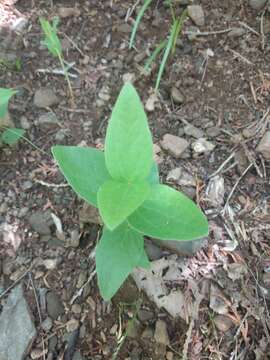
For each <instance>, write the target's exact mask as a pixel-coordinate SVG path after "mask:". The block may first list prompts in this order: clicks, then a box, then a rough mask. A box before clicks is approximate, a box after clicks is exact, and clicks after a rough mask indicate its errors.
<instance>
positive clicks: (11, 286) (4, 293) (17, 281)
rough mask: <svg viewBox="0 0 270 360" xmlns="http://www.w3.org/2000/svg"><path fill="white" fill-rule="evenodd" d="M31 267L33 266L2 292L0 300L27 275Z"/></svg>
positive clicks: (30, 267)
mask: <svg viewBox="0 0 270 360" xmlns="http://www.w3.org/2000/svg"><path fill="white" fill-rule="evenodd" d="M32 267H33V264H31V265H30V266H29V268H28V269H27V270H26V271H25V272H24V273H23V274H22V275H21V276H20V277H19V278H18V279H17V280H16V281H15V282H14V283H13V284H12V285H10V286H9V287H8V288H7V289H6V290H5V291H4V292H2V294H0V299H2V297H4V296H5V295H6V294H7V293H8V292H9V291H10V290H12V289H13V288H14V286H16V285H17V284H18V283H19V282H20V281H21V280H22V279H23V278H24V277H25V276H26V275H27V274H28V272H29V271H30V270H31V269H32Z"/></svg>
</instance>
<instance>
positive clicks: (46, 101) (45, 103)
mask: <svg viewBox="0 0 270 360" xmlns="http://www.w3.org/2000/svg"><path fill="white" fill-rule="evenodd" d="M59 102H60V99H59V97H58V96H57V95H56V94H55V92H54V91H53V89H51V88H42V89H38V90H37V91H36V92H35V95H34V105H35V106H37V107H39V108H47V107H50V106H53V105H57V104H59Z"/></svg>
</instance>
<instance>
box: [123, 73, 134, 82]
mask: <svg viewBox="0 0 270 360" xmlns="http://www.w3.org/2000/svg"><path fill="white" fill-rule="evenodd" d="M135 78H136V77H135V74H134V73H126V74H124V75H123V82H124V83H126V82H130V83H134V81H135Z"/></svg>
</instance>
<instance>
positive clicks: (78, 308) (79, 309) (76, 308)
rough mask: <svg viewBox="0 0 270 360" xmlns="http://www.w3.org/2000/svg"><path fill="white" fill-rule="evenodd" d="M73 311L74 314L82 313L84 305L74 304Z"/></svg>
mask: <svg viewBox="0 0 270 360" xmlns="http://www.w3.org/2000/svg"><path fill="white" fill-rule="evenodd" d="M71 311H72V312H73V313H74V314H80V313H81V312H82V307H81V305H79V304H73V305H72V307H71Z"/></svg>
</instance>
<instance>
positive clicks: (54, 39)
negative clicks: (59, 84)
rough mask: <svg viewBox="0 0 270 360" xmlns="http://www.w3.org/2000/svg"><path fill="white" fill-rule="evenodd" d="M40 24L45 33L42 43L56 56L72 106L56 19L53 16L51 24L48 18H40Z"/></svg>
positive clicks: (71, 95)
mask: <svg viewBox="0 0 270 360" xmlns="http://www.w3.org/2000/svg"><path fill="white" fill-rule="evenodd" d="M40 24H41V27H42V30H43V32H44V35H45V39H44V44H45V45H46V47H47V49H48V51H49V52H50V53H51V54H52V55H53V56H54V57H57V58H58V60H59V62H60V65H61V67H62V69H63V73H64V76H65V79H66V82H67V84H68V89H69V94H70V100H71V104H72V106H74V95H73V91H72V87H71V83H70V80H69V76H68V71H67V68H66V66H65V64H64V58H63V51H62V45H61V42H60V40H59V37H58V35H57V25H58V19H57V18H55V19H54V20H53V22H52V25H51V24H50V22H49V21H48V20H46V19H43V18H40Z"/></svg>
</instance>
